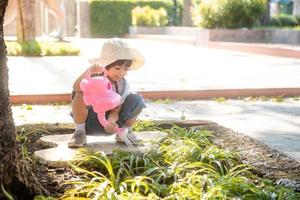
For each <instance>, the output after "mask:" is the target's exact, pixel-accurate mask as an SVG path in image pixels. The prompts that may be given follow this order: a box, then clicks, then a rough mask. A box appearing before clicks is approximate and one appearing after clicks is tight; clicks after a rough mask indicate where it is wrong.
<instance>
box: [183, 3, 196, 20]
mask: <svg viewBox="0 0 300 200" xmlns="http://www.w3.org/2000/svg"><path fill="white" fill-rule="evenodd" d="M192 6H193V1H192V0H184V1H183V11H182V26H192V24H193V22H192V15H191V12H192Z"/></svg>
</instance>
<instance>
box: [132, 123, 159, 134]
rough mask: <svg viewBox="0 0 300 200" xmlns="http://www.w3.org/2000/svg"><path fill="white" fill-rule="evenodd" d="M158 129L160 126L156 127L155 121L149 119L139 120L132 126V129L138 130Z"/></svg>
mask: <svg viewBox="0 0 300 200" xmlns="http://www.w3.org/2000/svg"><path fill="white" fill-rule="evenodd" d="M157 129H158V128H157V127H156V125H155V124H154V122H153V121H147V120H143V121H141V120H140V121H137V122H136V123H135V124H134V125H133V127H132V130H133V131H136V132H140V131H153V130H157Z"/></svg>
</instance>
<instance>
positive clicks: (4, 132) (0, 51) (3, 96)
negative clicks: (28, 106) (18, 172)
mask: <svg viewBox="0 0 300 200" xmlns="http://www.w3.org/2000/svg"><path fill="white" fill-rule="evenodd" d="M7 2H8V0H1V1H0V20H1V21H0V23H1V24H0V63H1V65H0V182H1V183H4V184H9V183H10V182H11V180H12V177H13V173H14V171H15V168H16V166H15V160H16V151H15V149H16V135H15V127H14V122H13V119H12V112H11V109H10V106H9V99H8V98H9V90H8V70H7V63H6V61H7V59H6V48H5V45H4V38H3V20H4V13H5V8H6V5H7Z"/></svg>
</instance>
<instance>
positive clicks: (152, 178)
mask: <svg viewBox="0 0 300 200" xmlns="http://www.w3.org/2000/svg"><path fill="white" fill-rule="evenodd" d="M147 123H148V122H147ZM149 124H151V123H149ZM143 126H144V127H146V128H147V129H151V128H152V129H160V128H159V127H155V126H153V125H152V124H151V125H149V126H147V125H143ZM138 127H141V125H139V126H138ZM150 127H151V128H150ZM163 131H165V132H167V133H168V136H167V137H166V138H165V139H163V141H161V142H159V143H156V144H155V147H157V148H155V149H152V150H150V151H149V152H147V153H144V154H141V153H129V152H114V153H113V154H111V155H105V154H104V153H100V152H96V153H92V152H88V151H87V150H82V151H81V153H80V154H78V156H77V159H76V160H75V161H74V162H73V163H72V166H73V169H74V170H75V171H77V172H79V173H80V174H81V176H80V179H78V180H71V181H69V182H68V183H67V184H69V185H70V186H71V188H70V189H68V190H67V191H65V193H64V196H63V197H62V199H207V200H208V199H299V198H300V194H299V193H296V192H294V191H293V190H291V189H288V188H285V187H282V186H279V185H277V186H275V185H274V184H273V183H272V182H271V181H270V180H264V179H260V178H259V177H257V176H256V175H255V174H254V173H253V172H252V170H253V167H252V166H250V165H247V164H243V163H242V162H241V161H240V159H239V156H238V154H236V153H235V152H230V151H226V150H224V149H221V148H219V147H217V146H216V145H214V144H213V143H212V140H211V139H212V137H214V134H213V133H212V132H210V131H207V130H196V129H193V128H190V129H185V128H180V127H178V126H173V127H172V128H171V129H167V130H163Z"/></svg>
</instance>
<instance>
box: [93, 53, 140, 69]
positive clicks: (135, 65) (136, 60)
mask: <svg viewBox="0 0 300 200" xmlns="http://www.w3.org/2000/svg"><path fill="white" fill-rule="evenodd" d="M128 51H129V52H130V53H129V55H126V56H119V57H114V58H112V59H111V60H105V59H103V58H101V57H100V58H99V57H98V58H92V59H90V60H89V61H90V64H99V65H102V66H107V65H109V64H111V63H113V62H115V61H117V60H132V64H131V66H130V69H132V70H136V69H139V68H141V67H142V66H143V65H144V64H145V58H144V56H143V55H142V54H141V53H140V52H138V51H137V50H135V49H132V48H128Z"/></svg>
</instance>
